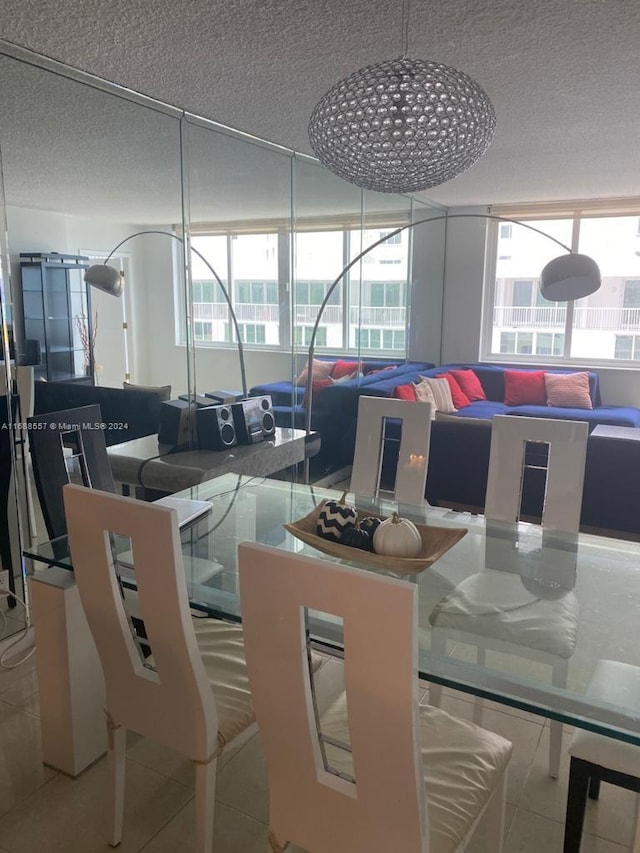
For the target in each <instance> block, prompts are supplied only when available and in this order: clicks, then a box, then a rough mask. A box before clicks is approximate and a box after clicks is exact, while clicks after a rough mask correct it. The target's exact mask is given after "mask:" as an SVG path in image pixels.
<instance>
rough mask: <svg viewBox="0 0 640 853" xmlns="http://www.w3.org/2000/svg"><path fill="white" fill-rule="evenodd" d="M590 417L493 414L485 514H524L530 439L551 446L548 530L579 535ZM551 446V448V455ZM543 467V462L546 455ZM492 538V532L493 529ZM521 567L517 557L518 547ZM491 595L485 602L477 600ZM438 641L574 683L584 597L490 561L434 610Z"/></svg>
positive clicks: (442, 648)
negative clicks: (508, 657) (504, 657)
mask: <svg viewBox="0 0 640 853" xmlns="http://www.w3.org/2000/svg"><path fill="white" fill-rule="evenodd" d="M587 437H588V425H587V424H586V423H584V422H578V421H563V420H554V419H551V418H549V419H544V418H524V417H515V416H508V415H505V416H502V415H501V416H497V417H494V419H493V426H492V434H491V452H490V456H489V476H488V482H487V496H486V503H485V515H486V519H487V525H490V523H491V522H494V521H495V522H498V523H500V522H503V523H511V524H515V522H517V521H518V519H519V518H520V505H521V500H522V481H523V477H524V476H525V473H526V468H527V467H528V466H529V464H530V456H529V453H530V448H528V447H527V443H528V442H535V443H538V444H541V445H546V447H542V448H539V449H541V450H542V457H543V461H544V457H545V455H546V472H544V471H542V473H546V484H545V490H544V504H543V508H542V525H543V530H545V531H563V532H566V533H568V534H573V535H577V533H578V530H579V526H580V510H581V505H582V486H583V482H584V470H585V461H586V453H587ZM547 454H548V455H547ZM534 462H535V467H539V468H542V466H541V465H540V459H539V458H538V459H535V460H534ZM487 544H488V545H489V544H490V538H489V536H487ZM513 562H514V568H515V567H517V558H516V556H515V555H514V560H513ZM479 601H483V602H485V603H487V602H490V610H491V612H490V613H489V612H488V611H485V612H482V611H479V610H478V606H477V602H479ZM431 625H432V632H431V644H432V649H433V650H434V651H435V652H436V653H438V654H440V655H443V654H446V645H447V640H448V639H451V640H455V641H461V642H464V643H467V644H470V645H474V646H475V647H476V649H477V660H478V663H479V664H480V665H484V664H485V660H486V652H487V650H493V651H498V652H502V653H509V652H511V653H512V654H516V655H518V656H520V657H524V658H527V659H530V660H535V661H539V662H542V663H544V664H546V665H548V666H550V667H551V680H552V684H554V685H555V686H558V687H563V686H565V685H566V681H567V670H568V662H569V660H570V658H571V657H572V655H573V653H574V651H575V644H576V636H577V630H578V603H577V599H576V597H575V595H574V593H573V592H571V591H570V590H569V591H566V594H562V595H560V596H558V597H544V596H542V595H537V594H535V593H534V594H532V593H531V590H530V589H527V588H526V587H525V586H524V585H523V583H522V581H521V578H520V574H519V573H518V571H517V568H515V570H514V572H513V573H509V572H508V571H504V567H503V569H502V570H498V571H496V570H495V569H494V568H492V566H491V564H490V562H489V561H488V562H487V565H486V568H485V570H484V571H482V572H479V573H475V574H472V575H470V576H469V577H467V578H465V579H464V580H463V581H462V582H461V583H460V584H458V586H457V587H456V589H455V590H453V591H452V592H451V593H449V595H447V596H446V598H445V599H444V600H443V601H441V602H440V603H439V604H438V605H437V607H436V608H435V609H434V611H433V613H432V615H431ZM441 696H442V688H441V686H439V685H437V684H432V685H431V686H430V688H429V697H430V701H431V702H432V703H433V704H434V705H436V706H438V705H439V704H440V702H441ZM482 707H483V704H482V700H480V699H476V701H475V707H474V720H475V722H477V723H481V721H482ZM561 749H562V723H560V722H558V721H557V720H551V722H550V740H549V775H550V776H552V777H553V778H558V775H559V772H560V753H561Z"/></svg>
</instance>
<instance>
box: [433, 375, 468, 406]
mask: <svg viewBox="0 0 640 853" xmlns="http://www.w3.org/2000/svg"><path fill="white" fill-rule="evenodd" d="M439 378H441V379H446V380H447V382H448V383H449V390H450V391H451V399H452V401H453V407H454V408H455V409H462V408H464V406H468V405H469V403H470V402H471V400H470V399H469V398H468V397H467V395H466V394H465V393H464V391H463V390H462V388H461V387H460V385H459V384H458V381H457V379H456V378H455V376H452V375H451V373H442V374H440V377H439Z"/></svg>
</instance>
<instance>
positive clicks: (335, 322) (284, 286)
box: [192, 227, 410, 355]
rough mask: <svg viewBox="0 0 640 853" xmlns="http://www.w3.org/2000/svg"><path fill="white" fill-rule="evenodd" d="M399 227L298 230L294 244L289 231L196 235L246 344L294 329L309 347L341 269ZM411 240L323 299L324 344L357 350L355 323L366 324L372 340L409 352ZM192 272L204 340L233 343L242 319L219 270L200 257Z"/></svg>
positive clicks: (398, 241) (269, 342) (284, 338)
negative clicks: (292, 264)
mask: <svg viewBox="0 0 640 853" xmlns="http://www.w3.org/2000/svg"><path fill="white" fill-rule="evenodd" d="M392 230H393V229H391V228H390V229H380V228H376V229H375V230H373V229H368V230H364V231H362V230H360V229H354V230H350V229H347V230H345V229H342V228H335V227H334V228H333V229H332V230H321V231H320V230H319V231H298V232H297V233H296V234H295V242H294V244H293V245H291V242H290V240H291V238H290V235H289V234H288V232H287V233H280V234H277V233H262V234H244V233H239V234H233V233H230V234H226V235H214V234H212V235H202V234H196V235H194V236H193V237H192V242H193V245H194V247H195V248H196V249H197V250H198V251H199V252H201V253H202V254H203V255H204V257H205V258H206V259H207V261H208V262H209V264H211V266H212V267H213V268H214V269H215V271H216V273H217V275H218V276H219V277H220V279H221V280H222V282H223V283H224V285H225V287H226V289H227V292H228V294H229V298H230V300H231V303H232V305H233V308H234V312H235V314H236V318H237V321H238V326H239V328H240V331H241V335H242V340H243V343H245V344H246V345H247V346H254V347H260V346H267V347H276V348H277V347H280V346H282V345H283V343H284V342H286V345H287V346H288V345H289V342H290V341H291V338H293V340H292V341H291V343H292V344H294V345H296V346H299V347H302V346H308V345H309V341H310V337H311V332H312V329H313V326H314V324H315V322H316V319H317V317H318V311H319V309H320V306H321V305H322V304H323V303H324V301H325V298H326V297H327V293H328V292H329V290H330V288H331V287H332V285H333V283H334V281H335V280H336V277H337V276H339V275H340V273H341V272H342V270H343V269H344V268H345V267H346V266H347V264H348V263H349V262H350V261H351V260H352V259H354V258H355V257H357V255H358V254H360V253H361V252H362V251H363V250H364V249H366V248H367V247H368V246H371V245H373V244H374V243H376V242H377V241H378V240H379V239H380V237H381V236H386V235H388V234H391V233H392ZM409 245H410V241H409V240H405V239H404V238H403V235H402V234H396V235H395V236H394V237H392V238H390V239H389V240H387V241H386V242H384V243H381V244H380V245H379V246H376V248H375V249H372V251H371V252H370V253H369V254H368V255H366V256H365V257H364V258H363V259H362V262H361V263H360V262H359V263H357V264H354V266H353V267H352V268H351V269H350V270H349V272H348V273H347V274H345V276H344V279H343V280H341V281H340V283H339V284H338V286H337V287H335V289H334V290H333V291H332V293H331V295H330V297H329V299H328V301H327V304H326V305H325V307H324V310H323V314H322V325H321V326H320V327H319V328H318V333H317V335H316V341H315V343H316V346H317V347H318V348H320V349H323V348H324V349H330V350H332V351H338V352H342V351H344V350H349V349H352V350H353V349H356V347H357V346H358V344H357V343H356V334H355V329H356V328H360V327H364V328H366V329H369V330H371V332H372V334H371V335H369V334H367V335H366V336H365V337H366V339H367V343H366V346H367V347H368V348H370V349H375V350H377V351H380V352H385V351H388V352H393V354H394V355H398V354H400V355H403V354H404V350H405V348H406V344H405V339H406V333H405V329H406V326H407V276H408V270H409V259H408V250H409ZM290 258H293V262H294V264H295V266H294V268H293V269H290V268H289V267H290V262H289V259H290ZM192 272H193V294H194V307H193V316H194V322H196V323H198V324H199V325H198V326H197V334H196V335H195V337H196V340H197V341H203V342H204V341H208V342H211V343H232V342H233V341H235V338H236V333H235V328H234V326H233V324H232V322H231V318H230V315H229V308H228V305H227V302H226V299H225V297H224V293H223V291H222V289H221V287H220V285H219V284H218V282H217V280H216V278H215V276H214V275H213V274H212V272H211V270H209V268H208V266H207V264H205V263H203V262H202V261H201V259H199V258H198V257H197V256H196V257H194V259H193V266H192ZM287 308H289V310H290V312H291V313H289V311H288V310H287Z"/></svg>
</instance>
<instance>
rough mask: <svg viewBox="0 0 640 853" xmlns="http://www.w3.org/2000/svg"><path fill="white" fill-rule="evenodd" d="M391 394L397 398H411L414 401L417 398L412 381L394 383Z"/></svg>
mask: <svg viewBox="0 0 640 853" xmlns="http://www.w3.org/2000/svg"><path fill="white" fill-rule="evenodd" d="M391 396H392V397H395V398H396V399H397V400H412V401H414V402H415V401H416V400H417V399H418V398H417V397H416V388H415V385H414V384H413V382H410V383H409V384H408V385H396V387H395V388H394V389H393V394H392V395H391Z"/></svg>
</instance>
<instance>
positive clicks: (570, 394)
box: [544, 371, 593, 409]
mask: <svg viewBox="0 0 640 853" xmlns="http://www.w3.org/2000/svg"><path fill="white" fill-rule="evenodd" d="M544 381H545V385H546V388H547V405H549V406H564V407H565V408H568V409H593V403H592V401H591V394H590V393H589V374H588V373H587V372H586V371H584V372H582V373H545V375H544Z"/></svg>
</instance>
